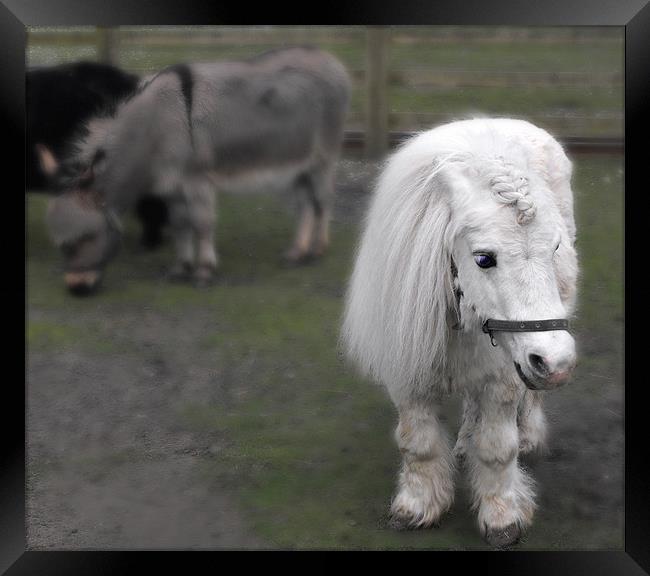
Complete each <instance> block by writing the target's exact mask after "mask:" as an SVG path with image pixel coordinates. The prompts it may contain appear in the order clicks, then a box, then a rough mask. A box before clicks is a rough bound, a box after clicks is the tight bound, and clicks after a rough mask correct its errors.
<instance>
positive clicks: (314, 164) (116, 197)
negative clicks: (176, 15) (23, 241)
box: [39, 47, 350, 294]
mask: <svg viewBox="0 0 650 576" xmlns="http://www.w3.org/2000/svg"><path fill="white" fill-rule="evenodd" d="M349 99H350V79H349V76H348V74H347V72H346V70H345V68H344V66H343V65H342V64H341V63H340V62H339V61H338V60H337V59H335V58H334V57H333V56H331V55H330V54H327V53H325V52H322V51H320V50H318V49H316V48H306V47H304V48H303V47H300V48H298V47H296V48H284V49H278V50H272V51H269V52H266V53H264V54H261V55H259V56H256V57H254V58H251V59H249V60H243V61H236V62H216V63H196V64H177V65H174V66H171V67H169V68H166V69H164V70H162V71H161V72H159V73H158V74H156V75H155V76H153V77H152V78H150V79H149V81H148V82H145V83H143V84H142V85H141V86H140V88H139V89H138V91H137V92H136V93H135V94H134V95H133V96H131V97H130V98H128V99H126V100H125V101H123V102H121V103H119V104H118V105H117V106H116V107H115V111H114V113H112V114H106V115H103V116H98V117H96V118H94V119H92V120H90V121H89V122H88V123H87V124H86V125H85V127H84V130H83V134H81V135H80V136H79V137H78V138H77V139H76V140H75V141H74V142H73V146H72V151H71V153H69V154H68V155H66V156H65V157H63V159H62V160H59V159H58V158H56V157H55V156H54V154H52V152H51V151H50V150H48V149H47V148H44V147H42V148H41V149H40V150H39V153H40V161H41V165H42V167H43V169H44V170H45V171H46V172H47V173H49V174H50V175H52V176H54V177H55V179H56V181H57V182H58V183H59V188H60V192H59V194H58V195H57V196H56V197H55V198H54V199H53V200H52V201H51V202H50V204H49V206H48V211H47V217H46V220H47V225H48V229H49V233H50V236H51V238H52V240H53V241H54V243H55V244H56V245H57V246H58V247H60V248H61V250H62V252H63V259H64V280H65V284H66V285H67V287H68V289H70V290H71V291H72V292H73V293H75V294H85V293H90V292H92V291H93V290H94V289H95V288H96V287H97V286H98V284H99V283H100V281H101V278H102V273H103V271H104V269H105V266H106V264H107V263H108V262H109V261H110V259H111V258H113V257H114V255H115V254H116V252H117V247H118V246H119V239H120V237H121V217H122V215H123V214H124V213H125V212H127V211H128V210H130V209H132V208H133V206H134V205H135V203H136V202H137V200H138V198H139V197H141V196H142V195H143V194H147V193H150V194H153V195H155V196H158V197H160V198H162V199H164V201H165V202H166V204H167V206H168V210H169V215H170V224H171V228H172V235H173V238H174V244H175V248H176V261H175V263H174V265H173V266H172V269H171V275H172V277H174V278H186V279H194V280H195V281H196V282H197V283H199V284H205V283H208V282H209V281H210V280H211V279H212V277H213V275H214V273H215V271H216V269H217V264H218V256H217V252H216V249H215V224H216V193H217V191H231V192H244V191H246V190H261V189H263V190H265V191H272V190H277V191H280V190H284V191H289V192H290V193H291V194H292V195H294V197H295V198H296V199H297V200H298V206H299V218H298V225H297V230H296V233H295V238H294V241H293V244H292V245H291V246H290V248H289V249H288V250H287V252H286V253H285V258H286V260H287V261H288V262H291V263H300V262H303V261H305V260H307V259H311V258H313V257H317V256H320V255H322V254H323V253H324V251H325V250H326V248H327V246H328V243H329V219H330V215H331V209H332V202H333V195H334V176H335V168H336V162H337V160H338V157H339V154H340V147H341V143H342V139H343V124H344V120H345V115H346V112H347V109H348V105H349Z"/></svg>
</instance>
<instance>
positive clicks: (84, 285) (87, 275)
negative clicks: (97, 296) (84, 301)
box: [63, 270, 101, 296]
mask: <svg viewBox="0 0 650 576" xmlns="http://www.w3.org/2000/svg"><path fill="white" fill-rule="evenodd" d="M100 280H101V273H100V272H98V271H96V270H85V271H83V272H66V273H65V274H64V275H63V281H64V282H65V285H66V288H67V289H68V290H69V291H70V293H71V294H74V295H75V296H90V295H91V294H93V293H94V292H96V290H97V288H98V287H99V283H100Z"/></svg>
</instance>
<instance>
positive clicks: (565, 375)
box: [518, 332, 576, 390]
mask: <svg viewBox="0 0 650 576" xmlns="http://www.w3.org/2000/svg"><path fill="white" fill-rule="evenodd" d="M552 344H553V346H549V347H548V348H546V349H542V348H536V349H535V350H532V351H529V352H528V354H527V355H526V362H525V369H523V367H521V366H520V367H519V368H518V372H523V373H524V375H525V376H527V377H528V378H527V380H528V382H526V380H524V382H525V383H526V385H527V386H529V388H530V387H533V388H537V389H545V390H549V389H553V388H558V387H559V386H563V385H564V384H566V383H567V382H569V380H570V379H571V374H572V373H573V369H574V368H575V366H576V352H575V342H574V340H573V338H572V337H571V336H570V335H569V334H568V333H566V332H565V333H564V334H561V335H560V334H556V335H555V337H554V338H553V339H552ZM519 375H520V377H521V376H522V374H521V373H520V374H519ZM522 379H523V378H522ZM531 384H532V386H531Z"/></svg>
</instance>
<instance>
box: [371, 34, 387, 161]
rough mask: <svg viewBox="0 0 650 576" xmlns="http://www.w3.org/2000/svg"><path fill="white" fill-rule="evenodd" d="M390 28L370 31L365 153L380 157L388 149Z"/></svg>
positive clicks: (372, 156)
mask: <svg viewBox="0 0 650 576" xmlns="http://www.w3.org/2000/svg"><path fill="white" fill-rule="evenodd" d="M388 39H389V37H388V29H387V28H386V27H385V26H370V27H368V29H367V31H366V109H365V124H366V129H365V132H366V133H365V152H366V156H367V157H368V158H380V157H381V156H383V155H384V154H385V153H386V150H387V149H388V61H387V60H388V59H387V51H388V50H387V47H388Z"/></svg>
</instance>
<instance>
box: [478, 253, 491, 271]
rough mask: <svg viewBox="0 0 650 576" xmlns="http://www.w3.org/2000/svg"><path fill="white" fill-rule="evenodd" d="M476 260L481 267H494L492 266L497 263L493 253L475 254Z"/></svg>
mask: <svg viewBox="0 0 650 576" xmlns="http://www.w3.org/2000/svg"><path fill="white" fill-rule="evenodd" d="M474 262H476V264H477V265H478V266H479V267H480V268H492V266H496V265H497V259H496V258H495V257H494V256H493V255H492V254H485V253H480V254H474Z"/></svg>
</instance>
